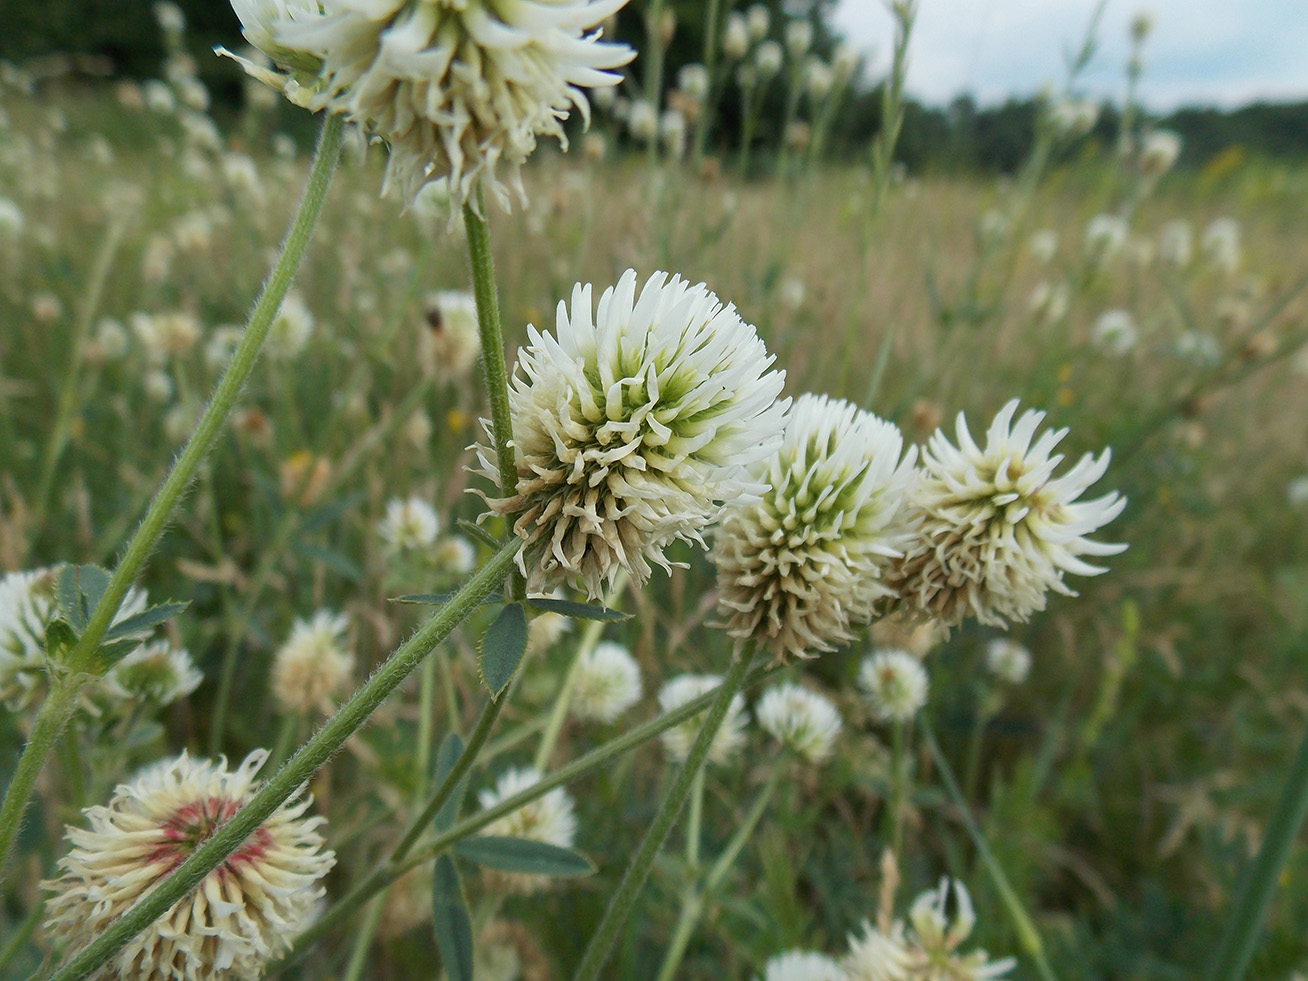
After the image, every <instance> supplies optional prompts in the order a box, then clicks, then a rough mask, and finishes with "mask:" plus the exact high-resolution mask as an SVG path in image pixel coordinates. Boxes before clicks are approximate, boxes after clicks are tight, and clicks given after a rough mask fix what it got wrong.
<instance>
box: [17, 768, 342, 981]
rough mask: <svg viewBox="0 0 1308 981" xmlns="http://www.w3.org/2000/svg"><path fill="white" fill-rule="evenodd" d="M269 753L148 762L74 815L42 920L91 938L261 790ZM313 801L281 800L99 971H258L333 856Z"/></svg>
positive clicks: (310, 903)
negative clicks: (232, 766)
mask: <svg viewBox="0 0 1308 981" xmlns="http://www.w3.org/2000/svg"><path fill="white" fill-rule="evenodd" d="M267 758H268V753H267V751H266V750H261V749H260V750H255V751H254V752H253V753H251V754H250V755H249V756H247V757H246V758H245V760H244V761H243V762H242V763H241V765H240V766H239V767H238V768H237V769H236V770H232V771H229V770H228V769H227V763H226V761H224V760H219V762H217V763H213V762H210V761H208V760H199V759H192V758H190V757H189V756H187V755H186V754H185V753H183V754H182V755H181V756H180V757H178V758H177V759H175V760H170V761H164V762H161V763H157V764H155V765H154V766H151V767H148V768H147V769H145V770H143V771H141V773H140V774H139V775H138V776H137V777H136V778H135V779H134V780H132V781H131V782H130V783H125V784H121V785H119V787H118V788H117V789H116V790H115V791H114V795H113V797H112V798H111V799H110V801H109V804H108V806H107V807H101V806H95V807H88V808H86V809H85V810H84V811H83V812H82V813H83V815H84V816H85V818H86V820H87V822H88V823H89V825H90V827H89V829H83V828H74V827H69V828H68V829H67V831H66V836H67V838H68V840H69V842H70V843H71V844H72V846H73V847H72V850H71V851H70V852H69V853H68V854H67V855H66V856H64V857H63V858H61V859H60V860H59V867H60V868H61V869H62V870H63V874H62V875H61V876H60V877H59V878H58V879H54V880H51V881H47V882H43V883H42V888H43V889H45V890H46V891H47V892H49V893H50V894H51V895H50V898H49V899H48V900H47V901H46V916H45V924H46V928H47V929H48V930H49V931H50V934H51V936H52V937H54V938H55V939H56V940H57V941H60V942H62V943H63V944H65V945H66V947H67V949H68V951H69V952H72V951H73V950H75V949H77V948H78V947H80V946H81V945H83V944H85V943H86V942H87V941H88V940H89V939H90V938H92V937H95V936H98V935H99V934H100V933H102V932H103V931H104V930H105V929H106V928H108V927H109V925H110V924H112V923H113V922H114V921H115V920H117V919H118V918H119V917H120V916H121V915H122V914H123V913H125V912H126V911H127V909H128V908H129V907H130V906H131V905H132V904H133V903H135V902H136V901H137V900H138V899H140V898H141V897H142V896H144V895H145V894H146V893H148V892H149V891H150V890H151V888H152V887H154V886H155V885H156V884H157V883H159V882H160V881H162V880H163V879H164V878H165V877H166V876H167V875H168V874H169V873H170V872H172V871H173V869H175V868H176V867H177V866H178V865H180V864H182V862H183V861H185V860H186V859H187V858H189V857H190V855H191V853H192V852H193V851H194V850H195V848H196V846H197V845H199V844H201V843H202V842H204V841H206V840H207V839H208V838H209V837H210V836H211V835H212V834H213V832H214V831H215V830H216V829H217V827H218V826H219V825H221V824H222V823H224V822H225V821H227V820H228V819H230V818H231V816H232V815H233V814H235V813H236V811H237V810H239V809H240V808H241V807H242V806H243V805H244V804H245V803H246V802H247V801H249V799H250V798H251V797H252V796H253V795H254V793H255V791H256V790H257V789H258V782H257V781H256V780H255V779H254V775H255V773H256V772H257V771H258V770H259V768H260V767H261V766H262V765H263V763H264V762H265V760H267ZM310 803H311V800H310V799H309V798H305V799H302V800H300V801H298V802H291V803H287V804H283V805H282V807H281V808H280V809H278V810H277V811H276V812H275V813H274V814H273V815H272V816H271V817H270V818H268V820H267V821H265V822H264V823H263V824H262V825H260V826H259V827H258V828H257V829H256V830H255V832H254V833H253V834H252V835H250V837H249V838H247V839H246V840H245V842H244V843H243V844H242V845H241V846H240V847H239V848H237V850H236V851H234V852H233V853H232V854H231V855H229V856H228V857H227V859H226V860H225V861H224V862H223V863H222V864H221V865H220V866H219V867H218V868H216V869H214V870H213V871H212V872H210V873H209V875H208V876H207V877H206V878H205V879H204V881H203V883H202V884H201V885H200V886H199V888H197V889H194V890H192V891H191V892H190V893H188V894H187V895H186V896H184V897H183V898H181V899H179V900H178V901H177V902H176V903H174V904H173V905H172V906H171V907H170V908H169V910H168V911H167V912H166V913H165V914H164V915H163V916H162V917H160V918H159V919H158V920H156V921H155V922H154V923H153V924H151V925H150V926H148V927H146V928H145V930H144V931H143V932H141V933H140V934H138V935H137V936H136V937H135V938H134V939H133V940H131V941H129V942H128V944H127V945H126V946H125V947H123V948H122V950H120V951H119V952H118V953H117V954H115V955H113V958H112V959H111V960H110V961H109V964H108V965H107V967H106V968H105V969H104V971H103V972H101V973H100V974H97V975H96V976H97V977H103V978H112V979H116V981H129V979H139V978H165V977H166V978H173V979H177V981H224V979H248V981H253V979H255V978H259V977H262V976H263V970H264V967H265V966H266V965H267V964H268V962H269V961H270V960H272V959H273V958H275V957H277V956H278V955H280V954H283V953H285V952H286V951H287V950H288V949H289V948H290V945H291V941H292V940H293V939H294V938H295V937H296V935H297V934H299V933H300V932H302V931H303V930H304V929H305V927H307V926H308V925H309V923H310V922H311V921H312V919H313V916H314V914H315V911H316V910H317V908H318V903H319V900H320V899H321V897H322V895H323V888H322V886H321V885H319V882H320V880H321V879H322V878H323V876H325V875H326V874H327V872H328V871H329V870H330V869H331V868H332V866H333V865H335V864H336V858H335V856H334V855H333V853H332V852H330V851H324V850H323V843H324V842H323V837H322V835H321V834H320V833H319V831H318V829H319V828H320V827H321V826H322V825H323V823H324V819H323V818H321V817H312V818H307V817H305V816H304V814H305V811H307V810H308V808H309V805H310Z"/></svg>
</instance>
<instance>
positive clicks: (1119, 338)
mask: <svg viewBox="0 0 1308 981" xmlns="http://www.w3.org/2000/svg"><path fill="white" fill-rule="evenodd" d="M1090 340H1091V342H1092V343H1093V344H1094V345H1095V347H1098V348H1100V349H1102V350H1104V351H1107V352H1108V353H1109V354H1127V353H1128V352H1130V351H1132V350H1134V349H1135V346H1136V344H1137V343H1139V340H1140V331H1139V330H1138V329H1137V328H1136V326H1135V318H1134V317H1132V316H1131V314H1130V312H1129V311H1127V310H1105V311H1104V312H1103V313H1101V314H1100V315H1099V318H1098V319H1097V320H1096V321H1095V322H1094V326H1093V327H1091V328H1090Z"/></svg>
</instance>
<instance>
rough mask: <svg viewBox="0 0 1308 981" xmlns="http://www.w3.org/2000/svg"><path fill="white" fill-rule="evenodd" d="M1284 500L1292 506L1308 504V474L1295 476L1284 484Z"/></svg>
mask: <svg viewBox="0 0 1308 981" xmlns="http://www.w3.org/2000/svg"><path fill="white" fill-rule="evenodd" d="M1285 502H1286V503H1287V504H1289V505H1290V507H1294V508H1298V507H1303V506H1304V505H1305V504H1308V474H1303V475H1302V476H1299V477H1295V478H1294V479H1293V480H1292V481H1290V483H1288V484H1287V485H1286V487H1285Z"/></svg>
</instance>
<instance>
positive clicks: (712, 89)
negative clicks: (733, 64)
mask: <svg viewBox="0 0 1308 981" xmlns="http://www.w3.org/2000/svg"><path fill="white" fill-rule="evenodd" d="M721 26H722V0H708V3H707V4H705V9H704V58H703V61H704V74H705V75H707V76H708V89H707V90H706V91H705V93H704V101H703V102H702V103H700V107H699V119H697V120H696V121H695V124H696V125H695V144H694V147H693V152H692V159H693V160H694V162H695V164H696V165H698V164H699V162H700V161H701V160H703V159H704V148H705V146H707V145H708V132H709V127H711V126H712V125H713V110H714V108H715V107H716V105H717V98H716V97H717V93H718V92H719V91H720V87H719V85H718V84H717V75H718V35H719V34H721V30H720V28H721Z"/></svg>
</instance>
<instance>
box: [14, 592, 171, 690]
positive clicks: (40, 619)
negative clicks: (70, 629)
mask: <svg viewBox="0 0 1308 981" xmlns="http://www.w3.org/2000/svg"><path fill="white" fill-rule="evenodd" d="M58 574H59V569H58V568H57V567H52V568H46V569H33V570H31V571H28V572H10V573H7V574H6V575H4V576H3V577H0V700H3V701H4V703H5V706H6V707H7V708H8V709H9V710H10V711H11V712H23V711H26V710H27V709H29V708H32V707H33V706H34V705H36V703H37V702H39V701H40V700H41V699H42V698H43V697H44V695H45V691H46V654H45V631H46V628H47V627H48V626H49V625H50V621H51V620H53V619H54V618H55V616H56V615H57V614H58V612H59V609H58V607H57V605H56V604H55V580H56V578H57V576H58ZM145 607H146V594H145V592H144V590H139V589H129V590H128V591H127V595H126V596H124V597H123V603H122V605H121V606H120V607H119V608H118V613H117V614H115V616H114V623H121V622H122V621H124V620H126V619H127V618H128V617H131V616H135V615H136V614H138V613H140V612H141V611H142V610H144V609H145Z"/></svg>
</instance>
